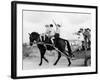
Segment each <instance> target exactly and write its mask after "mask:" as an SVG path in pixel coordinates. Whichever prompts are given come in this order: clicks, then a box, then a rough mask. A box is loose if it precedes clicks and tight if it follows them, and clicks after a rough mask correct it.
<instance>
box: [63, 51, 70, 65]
mask: <svg viewBox="0 0 100 80" xmlns="http://www.w3.org/2000/svg"><path fill="white" fill-rule="evenodd" d="M63 53H64V54H65V56H66V58H67V60H68V66H70V65H71V61H70V58H68V55H67V54H66V51H65V52H63Z"/></svg>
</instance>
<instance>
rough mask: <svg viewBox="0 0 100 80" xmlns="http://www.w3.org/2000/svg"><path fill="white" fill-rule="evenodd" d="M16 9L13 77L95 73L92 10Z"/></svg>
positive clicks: (40, 6)
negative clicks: (14, 68)
mask: <svg viewBox="0 0 100 80" xmlns="http://www.w3.org/2000/svg"><path fill="white" fill-rule="evenodd" d="M16 5H17V8H16V13H15V14H17V16H16V18H17V19H16V29H17V31H16V32H17V33H16V34H17V43H16V45H17V52H16V56H17V57H16V58H17V61H16V68H17V70H16V71H17V75H16V76H18V77H20V76H21V77H25V76H43V75H59V74H66V75H67V74H75V73H76V74H77V73H80V74H81V73H92V72H94V73H95V72H96V65H97V63H96V55H97V52H96V27H97V25H96V15H97V14H96V7H95V6H81V5H80V6H77V5H74V6H73V5H66V6H65V5H64V6H63V5H60V4H52V5H50V4H42V3H33V4H32V3H30V4H28V3H25V4H24V3H20V2H19V3H16ZM13 55H14V54H13Z"/></svg>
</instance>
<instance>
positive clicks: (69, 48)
mask: <svg viewBox="0 0 100 80" xmlns="http://www.w3.org/2000/svg"><path fill="white" fill-rule="evenodd" d="M64 41H65V42H66V45H67V49H68V53H69V55H70V56H71V57H72V56H73V57H74V55H73V52H72V49H71V46H70V43H69V41H68V40H65V39H64Z"/></svg>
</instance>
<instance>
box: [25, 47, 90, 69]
mask: <svg viewBox="0 0 100 80" xmlns="http://www.w3.org/2000/svg"><path fill="white" fill-rule="evenodd" d="M23 50H24V52H23V53H24V54H23V55H26V53H28V54H29V55H28V56H27V55H26V57H23V70H32V69H43V68H45V69H46V68H62V67H64V68H65V67H66V68H67V67H68V61H67V58H66V57H65V56H64V55H62V57H61V59H60V60H59V62H58V64H57V65H55V66H54V65H53V64H54V63H55V61H56V60H57V55H58V54H57V52H56V51H52V52H50V51H47V52H46V54H45V57H46V58H47V59H48V61H49V63H47V62H46V61H45V60H43V64H42V65H41V66H39V65H38V64H39V63H40V52H39V50H38V48H37V47H34V49H31V48H30V47H27V48H24V49H23ZM73 54H74V55H75V57H74V58H75V59H73V60H71V66H70V67H78V66H84V59H85V54H87V55H90V51H87V52H85V51H78V52H75V53H73Z"/></svg>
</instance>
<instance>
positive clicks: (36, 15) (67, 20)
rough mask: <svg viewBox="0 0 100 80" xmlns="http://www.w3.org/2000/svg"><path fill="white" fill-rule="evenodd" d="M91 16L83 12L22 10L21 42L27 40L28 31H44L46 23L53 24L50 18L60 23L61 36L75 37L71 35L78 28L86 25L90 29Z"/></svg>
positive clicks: (71, 38)
mask: <svg viewBox="0 0 100 80" xmlns="http://www.w3.org/2000/svg"><path fill="white" fill-rule="evenodd" d="M91 18H92V17H91V14H84V13H72V12H66V13H60V12H46V11H45V12H44V11H23V42H24V43H25V42H29V34H28V33H31V32H38V33H44V32H45V25H46V24H53V25H54V23H53V21H52V20H54V21H55V22H56V23H57V24H62V27H61V29H60V36H61V38H64V39H68V40H74V39H77V36H75V35H73V33H75V32H77V31H78V30H79V28H87V27H88V28H90V29H91V26H92V24H91V22H92V21H91V20H92V19H91ZM54 29H55V25H54Z"/></svg>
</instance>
